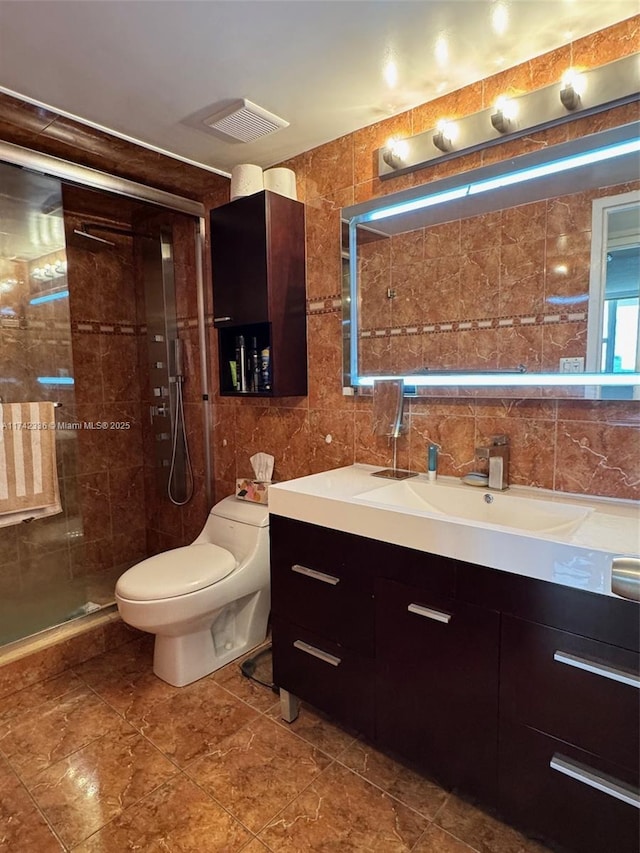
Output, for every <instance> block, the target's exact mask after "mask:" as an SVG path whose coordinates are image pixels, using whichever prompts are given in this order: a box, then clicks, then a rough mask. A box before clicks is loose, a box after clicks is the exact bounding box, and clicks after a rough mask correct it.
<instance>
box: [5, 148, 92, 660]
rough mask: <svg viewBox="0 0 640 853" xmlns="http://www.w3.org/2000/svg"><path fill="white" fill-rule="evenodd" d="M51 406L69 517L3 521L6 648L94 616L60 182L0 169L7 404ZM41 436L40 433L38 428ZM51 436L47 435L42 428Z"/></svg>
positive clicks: (63, 514) (63, 497) (7, 518)
mask: <svg viewBox="0 0 640 853" xmlns="http://www.w3.org/2000/svg"><path fill="white" fill-rule="evenodd" d="M39 401H51V402H53V403H54V404H55V409H54V413H55V420H54V422H53V423H52V424H51V423H50V424H48V425H47V427H46V428H47V429H51V428H53V429H54V430H55V442H54V444H55V453H56V465H57V475H58V485H59V490H60V499H61V505H62V511H61V512H59V513H57V514H54V515H50V516H48V517H45V518H36V519H34V520H33V521H30V522H28V523H27V522H25V521H20V522H19V523H14V522H13V518H12V515H11V514H9V513H3V514H2V515H0V645H3V644H6V643H9V642H12V641H14V640H17V639H21V638H23V637H25V636H29V635H31V634H34V633H36V632H38V631H41V630H43V629H45V628H48V627H51V626H54V625H58V624H60V623H62V622H64V621H66V620H68V619H71V618H74V617H75V616H77V615H80V614H82V613H84V612H86V600H87V596H86V589H85V583H84V582H83V581H82V580H81V579H76V580H75V582H74V577H73V574H74V573H73V568H72V559H71V555H72V547H73V542H72V539H73V537H74V536H77V535H78V531H80V533H81V531H82V522H81V519H80V517H79V515H80V514H79V510H78V499H77V476H76V464H75V463H76V450H77V436H78V432H77V429H76V426H77V425H76V424H75V423H74V409H75V395H74V380H73V360H72V348H71V324H70V318H69V289H68V284H67V258H66V251H65V238H64V224H63V213H62V192H61V184H60V181H58V180H56V179H54V178H51V177H48V176H45V175H41V174H36V173H32V172H29V171H28V170H25V169H21V168H19V167H17V166H12V165H8V164H4V163H0V404H1V405H2V410H3V413H4V417H3V418H2V419H1V420H2V421H3V424H4V431H5V432H6V430H7V429H11V428H14V427H13V426H8V423H9V421H10V413H11V411H12V409H11V404H12V403H26V402H34V403H35V402H39ZM30 428H33V427H30ZM36 428H40V429H42V428H43V427H42V426H40V427H36Z"/></svg>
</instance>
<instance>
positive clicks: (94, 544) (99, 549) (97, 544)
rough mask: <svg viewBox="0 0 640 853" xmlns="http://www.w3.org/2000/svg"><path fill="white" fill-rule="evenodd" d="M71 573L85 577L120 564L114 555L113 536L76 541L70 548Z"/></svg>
mask: <svg viewBox="0 0 640 853" xmlns="http://www.w3.org/2000/svg"><path fill="white" fill-rule="evenodd" d="M70 555H71V574H72V575H73V577H74V578H83V577H86V576H87V575H94V574H96V573H98V572H104V571H107V570H108V569H111V568H112V567H113V566H114V565H118V564H117V563H116V562H115V560H114V555H113V538H112V537H111V536H110V537H108V538H105V539H92V540H91V541H80V542H75V543H74V544H72V545H71V548H70Z"/></svg>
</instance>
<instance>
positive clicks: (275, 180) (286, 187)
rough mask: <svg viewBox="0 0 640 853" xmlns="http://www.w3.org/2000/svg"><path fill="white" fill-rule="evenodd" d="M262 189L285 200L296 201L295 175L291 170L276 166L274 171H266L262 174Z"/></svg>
mask: <svg viewBox="0 0 640 853" xmlns="http://www.w3.org/2000/svg"><path fill="white" fill-rule="evenodd" d="M264 188H265V190H271V192H274V193H278V194H279V195H286V196H287V198H292V199H297V198H298V193H297V191H296V173H295V172H294V171H293V169H285V168H284V167H281V166H277V167H276V168H275V169H267V170H266V172H265V173H264Z"/></svg>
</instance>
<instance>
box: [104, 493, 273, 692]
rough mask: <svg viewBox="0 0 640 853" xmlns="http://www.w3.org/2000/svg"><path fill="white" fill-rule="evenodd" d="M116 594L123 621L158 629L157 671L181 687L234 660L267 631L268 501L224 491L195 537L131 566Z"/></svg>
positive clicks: (155, 656)
mask: <svg viewBox="0 0 640 853" xmlns="http://www.w3.org/2000/svg"><path fill="white" fill-rule="evenodd" d="M116 602H117V605H118V610H119V611H120V616H121V617H122V619H123V621H124V622H126V623H127V624H128V625H131V626H132V627H134V628H138V629H140V630H141V631H148V632H149V633H150V634H155V635H156V640H155V646H154V652H153V671H154V672H155V674H156V675H157V676H158V677H159V678H161V679H162V680H163V681H167V682H168V683H169V684H173V685H174V686H175V687H184V685H186V684H191V682H192V681H196V680H197V679H198V678H202V677H203V676H205V675H208V674H209V673H211V672H214V671H215V670H216V669H219V668H220V667H221V666H224V665H225V664H226V663H229V661H232V660H235V658H237V657H239V656H240V655H242V654H243V653H244V652H246V651H248V650H249V649H252V648H254V647H255V646H257V645H259V644H260V643H261V642H263V640H264V639H265V637H266V633H267V620H268V618H269V608H270V579H269V511H268V508H267V507H266V506H263V505H261V504H255V503H249V502H246V501H239V500H237V499H236V498H235V497H229V498H224V499H223V500H221V501H220V502H219V503H217V504H216V505H215V506H214V507H213V509H212V510H211V512H210V513H209V516H208V517H207V522H206V524H205V526H204V528H203V530H202V532H201V533H200V535H199V536H198V538H197V539H196V540H195V542H193V543H192V544H191V545H187V546H185V547H183V548H174V549H173V550H171V551H166V552H164V553H163V554H157V555H156V556H155V557H149V558H148V559H147V560H143V561H142V562H141V563H138V564H137V565H135V566H132V567H131V568H130V569H128V570H127V571H126V572H125V573H124V574H123V575H122V576H121V577H120V578H119V580H118V583H117V584H116Z"/></svg>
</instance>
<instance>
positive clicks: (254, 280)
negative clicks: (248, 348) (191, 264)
mask: <svg viewBox="0 0 640 853" xmlns="http://www.w3.org/2000/svg"><path fill="white" fill-rule="evenodd" d="M211 262H212V269H213V312H214V321H215V323H216V325H221V324H230V325H231V324H232V325H234V326H238V325H241V324H247V323H264V322H266V321H267V320H268V319H269V313H268V296H267V226H266V211H265V194H264V193H256V195H252V196H247V197H246V198H239V199H236V200H235V201H232V202H231V203H230V204H225V205H223V206H222V207H217V208H215V209H214V210H212V211H211Z"/></svg>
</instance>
